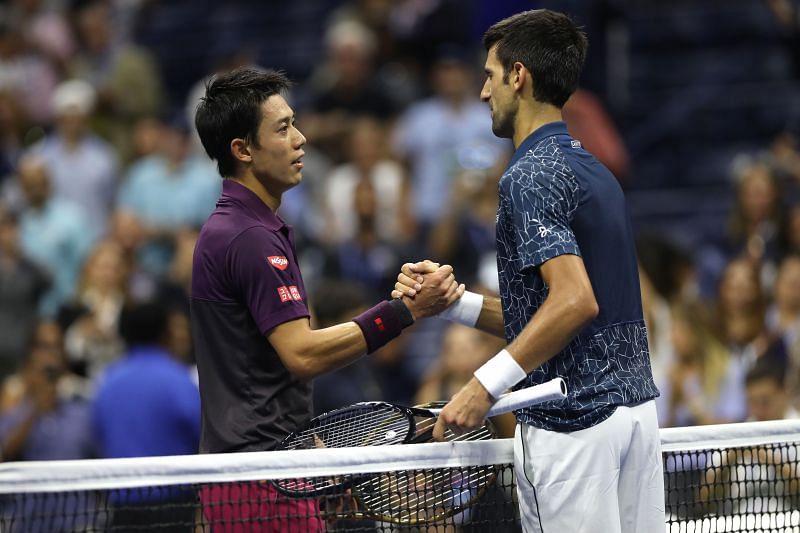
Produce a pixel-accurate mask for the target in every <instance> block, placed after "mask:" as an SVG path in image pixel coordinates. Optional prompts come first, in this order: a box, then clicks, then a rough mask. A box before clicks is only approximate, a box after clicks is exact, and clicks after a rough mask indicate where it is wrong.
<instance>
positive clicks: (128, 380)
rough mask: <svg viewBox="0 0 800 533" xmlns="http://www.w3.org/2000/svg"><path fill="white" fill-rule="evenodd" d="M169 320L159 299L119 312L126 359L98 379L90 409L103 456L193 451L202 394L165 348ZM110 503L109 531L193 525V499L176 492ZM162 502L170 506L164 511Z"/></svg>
mask: <svg viewBox="0 0 800 533" xmlns="http://www.w3.org/2000/svg"><path fill="white" fill-rule="evenodd" d="M168 316H169V311H168V309H167V307H166V306H165V305H164V304H163V303H161V302H160V301H158V300H151V301H142V302H139V301H133V302H129V303H127V304H126V305H125V307H123V309H122V313H121V314H120V320H119V331H120V335H121V336H122V338H123V340H124V341H125V344H126V345H127V347H128V351H127V355H126V357H124V358H123V359H121V360H119V361H117V362H116V363H114V364H112V365H111V366H109V367H108V369H107V370H106V372H105V373H104V374H102V375H101V376H100V381H99V383H98V387H97V393H96V395H95V399H94V403H93V405H92V419H93V426H94V430H95V435H96V439H97V443H98V447H99V451H100V455H101V456H102V457H138V456H162V455H186V454H193V453H196V452H197V447H198V442H199V441H200V393H199V391H198V388H197V385H196V384H195V383H194V381H193V380H192V378H191V376H190V373H189V369H188V367H187V366H186V365H185V364H183V363H182V362H180V361H178V360H176V358H175V357H173V356H172V355H171V354H170V353H169V352H168V351H167V350H166V348H165V346H166V345H167V343H168V342H169V339H168V331H169V330H168ZM111 500H112V504H113V505H114V507H115V512H114V518H113V521H114V524H113V525H114V528H115V530H116V529H117V528H123V530H126V531H127V529H124V528H126V527H131V528H136V527H137V526H148V525H152V524H156V523H159V524H163V523H190V522H191V521H192V520H193V519H194V507H193V503H194V500H195V495H194V493H193V492H186V491H182V490H181V489H180V488H170V487H165V488H161V489H153V490H148V491H147V493H143V492H141V491H137V490H130V491H128V490H125V491H117V492H115V493H113V494H112V498H111ZM153 501H158V502H159V506H153V505H152V502H153ZM165 502H169V506H165V505H162V504H164V503H165Z"/></svg>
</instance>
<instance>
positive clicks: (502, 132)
mask: <svg viewBox="0 0 800 533" xmlns="http://www.w3.org/2000/svg"><path fill="white" fill-rule="evenodd" d="M492 133H494V134H495V137H500V138H501V139H510V138H512V137H513V136H514V132H513V131H510V128H505V127H503V126H502V125H500V124H498V125H495V124H492Z"/></svg>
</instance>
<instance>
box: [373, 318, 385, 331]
mask: <svg viewBox="0 0 800 533" xmlns="http://www.w3.org/2000/svg"><path fill="white" fill-rule="evenodd" d="M375 325H376V326H378V329H379V330H380V331H385V330H386V326H384V325H383V320H381V318H380V317H378V318H376V319H375Z"/></svg>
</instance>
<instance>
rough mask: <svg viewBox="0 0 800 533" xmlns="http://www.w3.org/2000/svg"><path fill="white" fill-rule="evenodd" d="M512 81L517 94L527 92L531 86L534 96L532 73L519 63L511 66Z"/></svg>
mask: <svg viewBox="0 0 800 533" xmlns="http://www.w3.org/2000/svg"><path fill="white" fill-rule="evenodd" d="M510 81H511V84H512V85H513V86H514V90H515V91H517V92H521V91H523V90H525V88H526V87H527V86H529V85H530V86H531V94H533V76H532V75H531V71H530V70H528V69H527V68H526V67H525V65H523V64H522V63H520V62H519V61H517V62H515V63H514V64H513V65H512V66H511V76H510Z"/></svg>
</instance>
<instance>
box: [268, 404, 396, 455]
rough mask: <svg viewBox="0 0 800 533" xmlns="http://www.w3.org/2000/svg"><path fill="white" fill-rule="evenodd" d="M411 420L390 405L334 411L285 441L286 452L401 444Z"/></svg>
mask: <svg viewBox="0 0 800 533" xmlns="http://www.w3.org/2000/svg"><path fill="white" fill-rule="evenodd" d="M410 424H411V421H410V420H409V418H408V417H407V416H406V414H405V413H403V412H401V411H399V410H397V409H394V408H392V407H391V406H376V407H373V406H369V408H365V407H360V406H359V407H358V408H352V409H346V410H344V411H340V412H333V413H331V414H330V416H327V417H323V418H320V419H319V420H317V422H316V423H315V424H314V425H313V426H311V427H308V428H306V429H304V430H302V431H299V432H297V433H296V434H294V435H293V437H292V438H291V439H290V440H289V441H287V442H284V449H290V450H298V449H312V448H345V447H350V446H380V445H383V444H400V443H402V442H403V440H404V439H405V438H406V435H407V434H408V432H409V429H410Z"/></svg>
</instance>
